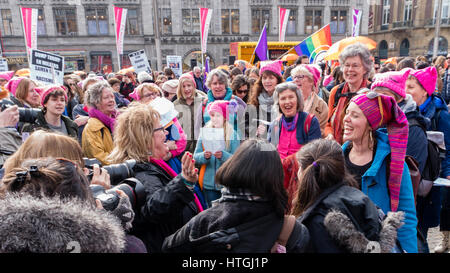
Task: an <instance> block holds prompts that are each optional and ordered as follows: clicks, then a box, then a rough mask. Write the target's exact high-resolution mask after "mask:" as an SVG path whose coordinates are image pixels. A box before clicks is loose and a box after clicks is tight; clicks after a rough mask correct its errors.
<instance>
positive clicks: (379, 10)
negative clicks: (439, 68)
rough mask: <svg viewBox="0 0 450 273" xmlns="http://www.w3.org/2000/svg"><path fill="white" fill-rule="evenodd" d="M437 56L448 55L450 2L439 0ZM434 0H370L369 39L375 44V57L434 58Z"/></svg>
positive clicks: (436, 4)
mask: <svg viewBox="0 0 450 273" xmlns="http://www.w3.org/2000/svg"><path fill="white" fill-rule="evenodd" d="M442 2H443V4H442V16H441V29H440V37H439V47H438V55H445V56H446V55H447V53H448V40H449V39H450V9H449V8H450V0H443V1H442ZM437 8H438V1H437V0H402V1H399V0H371V5H370V11H369V26H368V28H369V37H370V38H372V39H374V40H375V41H376V42H377V43H378V44H377V50H376V52H375V56H379V57H380V59H386V58H390V57H397V56H413V57H416V56H418V55H424V56H426V57H428V58H431V57H432V55H433V46H434V35H435V23H436V17H437Z"/></svg>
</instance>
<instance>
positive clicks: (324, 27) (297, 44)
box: [277, 24, 329, 60]
mask: <svg viewBox="0 0 450 273" xmlns="http://www.w3.org/2000/svg"><path fill="white" fill-rule="evenodd" d="M328 25H329V24H326V25H325V26H323V27H322V28H321V29H319V30H318V31H316V32H314V33H313V34H311V35H309V36H308V37H306V38H305V39H303V40H302V41H301V42H300V43H298V44H297V45H299V44H301V43H303V41H305V40H306V39H308V38H309V37H311V36H313V35H314V34H316V33H317V32H319V31H321V30H322V29H324V28H326V27H327V26H328ZM297 45H296V46H297ZM294 48H295V46H294V47H291V48H290V49H289V50H288V51H286V52H285V53H283V55H281V56H279V57H278V58H277V60H278V59H280V58H283V56H284V55H286V54H288V53H289V51H291V50H292V49H294Z"/></svg>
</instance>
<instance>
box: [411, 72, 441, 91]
mask: <svg viewBox="0 0 450 273" xmlns="http://www.w3.org/2000/svg"><path fill="white" fill-rule="evenodd" d="M411 75H413V76H414V77H416V79H417V80H418V81H419V83H420V84H421V85H422V87H423V89H425V91H427V94H428V96H431V95H432V94H433V93H434V91H435V90H436V81H437V77H438V75H437V70H436V67H434V66H429V67H426V68H424V69H419V70H414V71H412V72H411Z"/></svg>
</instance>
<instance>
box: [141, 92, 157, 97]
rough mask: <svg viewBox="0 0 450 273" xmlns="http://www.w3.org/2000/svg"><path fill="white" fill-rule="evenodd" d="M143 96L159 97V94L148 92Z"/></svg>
mask: <svg viewBox="0 0 450 273" xmlns="http://www.w3.org/2000/svg"><path fill="white" fill-rule="evenodd" d="M143 97H144V98H152V97H153V98H156V97H158V94H157V93H147V94H145V95H143Z"/></svg>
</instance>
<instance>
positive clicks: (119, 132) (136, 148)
mask: <svg viewBox="0 0 450 273" xmlns="http://www.w3.org/2000/svg"><path fill="white" fill-rule="evenodd" d="M159 119H160V116H159V113H158V112H157V111H156V110H154V109H153V108H152V107H151V106H150V105H148V104H136V105H132V106H131V107H128V108H127V109H125V110H124V111H123V112H122V113H121V114H120V115H119V117H118V118H117V120H116V126H115V129H114V149H113V150H112V152H111V154H110V155H109V156H108V157H107V160H108V161H110V162H111V163H121V162H123V161H125V160H128V159H135V160H137V161H141V162H147V161H148V157H149V150H148V149H151V147H152V145H153V130H154V129H155V128H154V124H155V122H159Z"/></svg>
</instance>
